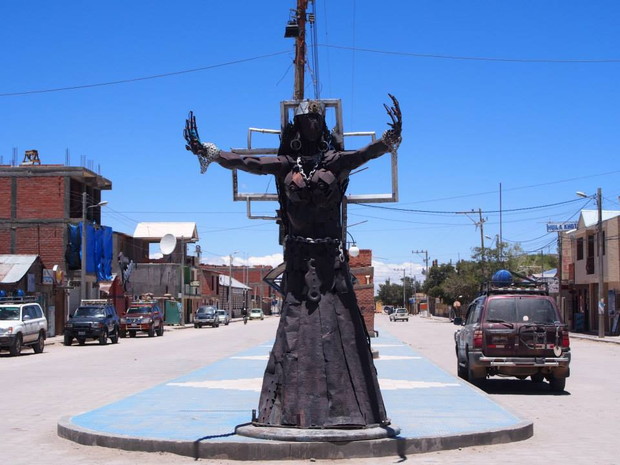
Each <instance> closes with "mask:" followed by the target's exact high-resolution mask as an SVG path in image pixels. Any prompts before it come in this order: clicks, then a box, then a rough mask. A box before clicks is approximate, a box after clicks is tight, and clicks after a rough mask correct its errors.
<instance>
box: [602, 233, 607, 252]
mask: <svg viewBox="0 0 620 465" xmlns="http://www.w3.org/2000/svg"><path fill="white" fill-rule="evenodd" d="M606 243H607V239H606V238H605V231H603V247H602V248H603V255H605V244H606Z"/></svg>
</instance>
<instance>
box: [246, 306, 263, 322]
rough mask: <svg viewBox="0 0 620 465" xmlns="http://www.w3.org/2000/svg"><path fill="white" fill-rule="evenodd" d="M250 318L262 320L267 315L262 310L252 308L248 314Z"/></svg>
mask: <svg viewBox="0 0 620 465" xmlns="http://www.w3.org/2000/svg"><path fill="white" fill-rule="evenodd" d="M248 318H249V319H250V320H262V319H263V318H265V315H264V314H263V311H262V310H261V309H260V308H251V309H250V311H249V313H248Z"/></svg>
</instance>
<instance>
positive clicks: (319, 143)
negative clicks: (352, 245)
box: [184, 94, 402, 429]
mask: <svg viewBox="0 0 620 465" xmlns="http://www.w3.org/2000/svg"><path fill="white" fill-rule="evenodd" d="M388 95H389V94H388ZM390 98H391V99H392V106H387V105H384V106H385V108H386V110H387V113H388V115H389V116H390V118H391V123H389V126H390V129H388V130H387V131H385V132H384V133H383V136H382V137H381V139H377V140H375V141H373V142H372V143H370V144H369V145H367V146H366V147H364V148H362V149H359V150H353V151H344V150H343V149H342V139H341V137H339V135H338V134H334V133H331V132H330V131H329V130H328V129H327V126H326V124H325V107H324V106H323V104H322V103H321V101H317V100H304V101H301V103H300V104H299V105H298V107H297V108H296V110H295V115H294V117H293V122H289V123H288V124H287V125H286V127H284V128H282V132H281V138H280V147H279V150H278V154H277V155H273V156H249V155H241V154H237V153H232V152H225V151H223V150H220V149H219V148H218V147H217V146H216V145H215V144H212V143H202V142H201V141H200V138H199V136H198V127H197V126H196V118H195V117H194V115H193V113H191V112H190V114H189V118H188V119H187V121H186V126H185V131H184V136H185V140H186V141H187V145H186V148H187V150H190V151H191V152H193V153H194V154H195V155H197V156H198V159H199V161H200V167H201V171H202V172H203V173H204V172H205V171H206V169H207V167H208V166H209V164H210V163H212V162H216V163H218V164H219V165H221V166H223V167H224V168H228V169H240V170H243V171H246V172H248V173H253V174H272V175H274V176H275V179H276V185H277V188H278V197H279V203H280V212H279V213H280V220H281V221H282V225H283V228H284V234H285V236H284V260H285V262H286V268H285V271H284V274H283V277H282V291H283V294H284V297H283V305H282V310H281V317H280V323H279V326H278V329H277V333H276V339H275V343H274V346H273V349H272V351H271V354H270V356H269V362H268V363H267V367H266V369H265V375H264V378H263V386H262V391H261V395H260V401H259V408H258V413H257V416H256V419H255V421H254V424H255V425H257V426H278V427H289V428H330V429H331V428H347V429H355V428H371V427H377V426H379V427H382V426H387V425H389V424H390V420H389V418H388V417H387V415H386V411H385V406H384V404H383V398H382V396H381V392H380V390H379V383H378V380H377V372H376V369H375V366H374V363H373V359H372V353H371V350H370V339H369V337H368V333H367V331H366V327H365V324H364V320H363V318H362V314H361V312H360V309H359V307H358V304H357V300H356V298H355V293H354V291H353V284H352V281H351V275H350V271H349V265H348V256H347V252H346V250H345V248H344V245H345V238H343V237H342V236H343V228H342V218H341V211H342V210H341V203H342V199H343V196H344V195H345V191H346V188H347V184H348V181H349V173H350V172H351V171H352V170H354V169H356V168H358V167H359V166H361V165H362V164H364V163H365V162H367V161H369V160H372V159H374V158H377V157H379V156H381V155H383V154H385V153H388V152H395V151H396V150H397V149H398V146H399V144H400V142H401V131H402V115H401V111H400V107H399V104H398V100H396V98H395V97H394V96H392V95H390Z"/></svg>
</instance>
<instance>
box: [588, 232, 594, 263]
mask: <svg viewBox="0 0 620 465" xmlns="http://www.w3.org/2000/svg"><path fill="white" fill-rule="evenodd" d="M589 257H594V234H591V235H589V236H588V258H589Z"/></svg>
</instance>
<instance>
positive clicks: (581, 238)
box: [577, 237, 583, 260]
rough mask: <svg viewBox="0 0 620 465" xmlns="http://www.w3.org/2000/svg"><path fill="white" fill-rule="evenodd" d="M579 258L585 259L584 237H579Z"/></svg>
mask: <svg viewBox="0 0 620 465" xmlns="http://www.w3.org/2000/svg"><path fill="white" fill-rule="evenodd" d="M577 260H583V237H579V238H577Z"/></svg>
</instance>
